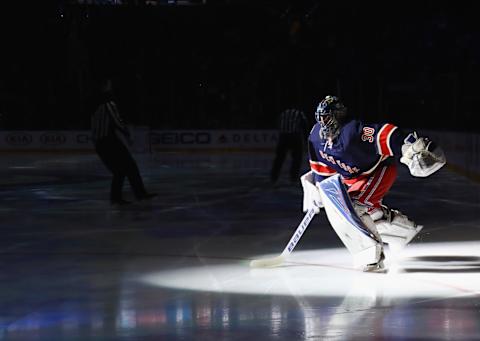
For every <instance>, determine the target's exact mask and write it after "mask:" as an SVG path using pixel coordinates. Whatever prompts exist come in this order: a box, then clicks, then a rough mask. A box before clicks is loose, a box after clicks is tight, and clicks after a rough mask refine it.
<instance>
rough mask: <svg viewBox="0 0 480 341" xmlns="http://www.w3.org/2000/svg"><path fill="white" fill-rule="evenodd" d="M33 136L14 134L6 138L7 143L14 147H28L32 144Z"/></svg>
mask: <svg viewBox="0 0 480 341" xmlns="http://www.w3.org/2000/svg"><path fill="white" fill-rule="evenodd" d="M32 140H33V139H32V135H30V134H24V133H12V134H8V135H7V136H5V141H6V142H7V143H8V144H10V145H12V146H26V145H29V144H30V143H32Z"/></svg>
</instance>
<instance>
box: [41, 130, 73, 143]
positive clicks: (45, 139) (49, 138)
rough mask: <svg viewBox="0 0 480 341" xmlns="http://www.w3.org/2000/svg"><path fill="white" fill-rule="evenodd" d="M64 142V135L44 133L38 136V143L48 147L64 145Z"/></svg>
mask: <svg viewBox="0 0 480 341" xmlns="http://www.w3.org/2000/svg"><path fill="white" fill-rule="evenodd" d="M66 140H67V138H66V137H65V135H63V134H59V133H45V134H43V135H42V136H40V142H41V143H42V144H48V145H49V146H56V145H60V144H64V143H65V141H66Z"/></svg>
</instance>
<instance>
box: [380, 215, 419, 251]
mask: <svg viewBox="0 0 480 341" xmlns="http://www.w3.org/2000/svg"><path fill="white" fill-rule="evenodd" d="M382 209H383V211H384V215H383V217H382V218H381V219H378V220H376V221H375V225H376V227H377V230H378V233H379V234H380V236H381V237H382V240H383V241H384V242H385V243H387V244H388V245H389V247H390V248H392V249H395V250H399V249H402V248H404V247H405V246H406V245H407V244H408V243H410V242H411V241H412V239H413V238H414V237H415V236H416V235H417V234H418V233H419V232H420V231H421V230H422V228H423V226H422V225H417V224H416V223H415V222H413V221H412V220H410V219H408V217H407V216H406V215H404V214H402V213H401V212H400V211H397V210H391V209H389V208H387V207H385V206H383V207H382Z"/></svg>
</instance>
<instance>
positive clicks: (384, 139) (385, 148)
mask: <svg viewBox="0 0 480 341" xmlns="http://www.w3.org/2000/svg"><path fill="white" fill-rule="evenodd" d="M395 129H397V127H396V126H394V125H393V124H390V123H387V124H385V125H384V126H383V127H382V128H381V129H380V131H379V132H378V135H377V147H378V152H379V153H380V155H387V156H392V155H393V151H392V148H391V147H390V136H392V133H393V132H394V131H395Z"/></svg>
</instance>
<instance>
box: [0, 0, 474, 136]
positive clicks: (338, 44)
mask: <svg viewBox="0 0 480 341" xmlns="http://www.w3.org/2000/svg"><path fill="white" fill-rule="evenodd" d="M92 2H93V1H90V2H89V4H87V3H86V2H72V1H45V2H44V1H36V2H34V3H33V4H30V3H28V2H17V3H16V5H12V4H11V3H10V4H8V5H6V4H3V5H1V6H2V7H1V11H0V29H1V42H2V43H1V44H2V49H1V63H0V114H1V115H2V117H1V119H0V128H2V129H11V130H15V129H88V128H89V116H90V114H91V107H90V106H89V104H88V103H89V98H90V95H91V91H92V88H93V84H94V83H95V80H96V79H98V78H100V77H103V76H108V77H112V78H113V80H114V85H115V94H116V96H117V100H118V102H119V104H120V107H121V111H122V113H123V116H125V118H126V119H127V121H129V122H130V123H132V124H134V125H146V126H150V127H152V128H157V129H162V128H164V129H167V128H173V129H190V128H202V129H203V128H210V129H217V128H219V129H248V128H274V127H275V117H276V116H277V115H278V113H279V112H280V111H281V110H282V109H284V108H285V107H287V106H291V105H297V106H299V107H300V108H301V109H303V110H304V111H305V112H306V113H307V114H308V116H309V117H310V118H311V119H312V122H313V112H314V110H315V107H316V105H317V104H318V102H319V101H320V100H321V99H322V98H323V97H324V96H325V95H327V94H337V95H340V96H341V97H342V98H343V100H344V102H345V104H346V105H347V107H348V108H349V112H350V113H351V114H353V115H355V116H357V117H360V118H362V119H365V120H368V121H379V120H380V121H391V122H392V123H396V124H398V125H402V126H408V127H421V128H431V129H444V130H456V131H478V130H479V128H478V126H477V124H476V123H475V121H476V116H477V110H478V108H479V104H480V100H479V96H478V95H477V93H478V87H477V78H478V75H479V60H480V46H479V38H480V30H479V28H480V24H479V20H478V13H477V12H476V10H475V7H476V6H475V2H474V1H457V2H454V1H417V2H398V1H393V2H391V1H381V2H380V1H328V2H327V1H271V2H265V1H208V0H207V1H204V2H202V1H198V2H189V3H188V2H177V3H174V2H171V3H169V2H166V1H165V2H161V1H157V2H151V3H146V2H145V1H129V2H128V1H124V3H123V4H121V5H111V4H109V2H108V1H105V2H104V4H99V3H100V2H99V1H97V2H96V3H92Z"/></svg>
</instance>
